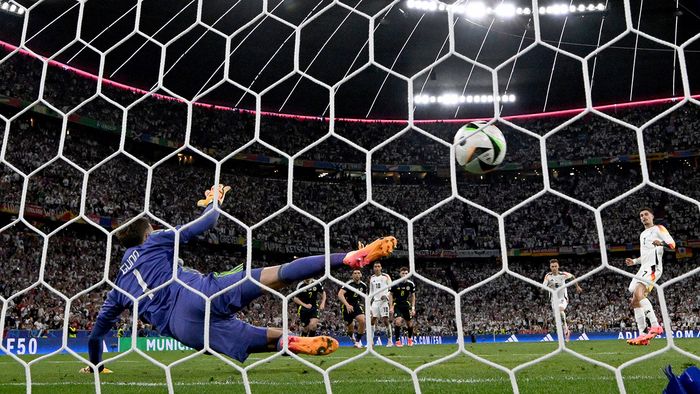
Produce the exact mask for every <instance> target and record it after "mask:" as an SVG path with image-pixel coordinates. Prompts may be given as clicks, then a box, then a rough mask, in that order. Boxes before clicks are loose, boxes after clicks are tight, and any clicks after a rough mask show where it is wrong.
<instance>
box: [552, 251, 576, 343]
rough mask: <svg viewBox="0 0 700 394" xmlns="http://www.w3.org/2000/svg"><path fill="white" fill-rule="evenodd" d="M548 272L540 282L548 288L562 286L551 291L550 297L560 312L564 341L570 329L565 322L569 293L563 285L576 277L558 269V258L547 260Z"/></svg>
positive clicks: (568, 335) (569, 333)
mask: <svg viewBox="0 0 700 394" xmlns="http://www.w3.org/2000/svg"><path fill="white" fill-rule="evenodd" d="M549 270H550V271H549V272H548V273H547V275H545V276H544V281H543V282H542V284H544V285H545V286H547V287H549V288H550V289H555V290H556V289H559V288H563V289H562V290H560V291H555V292H554V293H552V298H555V299H557V300H558V304H559V313H560V314H561V322H562V325H563V326H564V335H565V336H566V341H567V342H568V341H569V338H570V337H571V331H569V325H568V324H567V323H566V312H565V311H566V307H567V306H568V305H569V293H568V289H567V288H566V287H565V285H566V281H567V280H574V279H576V277H575V276H574V275H573V274H571V273H569V272H566V271H559V260H557V259H551V260H549ZM575 285H576V292H577V293H580V292H582V291H583V289H582V288H581V286H579V285H578V283H576V284H575Z"/></svg>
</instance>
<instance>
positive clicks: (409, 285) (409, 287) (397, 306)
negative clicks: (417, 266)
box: [391, 267, 416, 347]
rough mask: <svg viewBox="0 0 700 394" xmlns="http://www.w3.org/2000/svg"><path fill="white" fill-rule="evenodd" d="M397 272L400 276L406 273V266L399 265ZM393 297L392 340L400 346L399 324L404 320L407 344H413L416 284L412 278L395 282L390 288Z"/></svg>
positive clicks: (404, 275)
mask: <svg viewBox="0 0 700 394" xmlns="http://www.w3.org/2000/svg"><path fill="white" fill-rule="evenodd" d="M399 273H400V274H401V277H402V278H405V277H406V276H407V275H408V268H406V267H401V268H400V269H399ZM391 294H392V295H393V298H394V305H393V306H392V308H391V309H392V311H393V315H394V341H395V342H396V343H395V344H396V346H397V347H402V346H403V343H402V342H401V326H402V325H403V323H404V322H406V328H407V329H408V330H407V331H408V341H407V342H408V346H413V316H415V315H416V285H415V284H414V283H413V281H412V280H410V279H406V280H405V281H403V282H400V283H397V284H395V285H394V286H393V287H392V288H391Z"/></svg>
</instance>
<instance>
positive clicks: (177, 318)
mask: <svg viewBox="0 0 700 394" xmlns="http://www.w3.org/2000/svg"><path fill="white" fill-rule="evenodd" d="M261 271H262V269H259V268H258V269H255V270H253V271H252V272H251V274H252V276H253V277H254V278H256V279H259V278H260V272H261ZM244 276H245V272H244V271H242V270H241V269H234V270H231V271H227V272H221V273H213V274H208V275H202V274H199V273H193V272H188V273H185V274H184V275H182V276H181V279H182V280H183V281H184V282H185V283H187V284H188V285H189V286H191V287H193V288H195V289H197V290H199V291H200V292H202V293H204V294H205V295H206V296H212V295H214V294H216V293H219V292H220V291H222V290H224V289H227V288H228V287H230V286H232V285H234V284H236V283H238V282H240V281H241V279H243V277H244ZM175 287H176V286H171V291H175ZM261 294H262V291H261V290H260V287H258V286H257V285H255V284H253V283H252V282H251V281H246V282H244V283H240V284H239V285H238V286H236V287H234V288H232V289H229V290H227V291H225V292H223V293H221V294H220V295H219V296H217V297H216V298H213V299H212V300H211V318H210V322H209V347H210V348H211V349H212V350H215V351H217V352H219V353H222V354H225V355H227V356H229V357H231V358H233V359H236V360H238V361H241V362H243V361H245V359H246V358H248V354H249V353H251V352H253V351H255V349H259V348H260V347H261V346H262V347H264V346H265V345H266V344H267V328H265V327H255V326H252V325H250V324H248V323H246V322H243V321H241V320H239V319H238V318H236V317H235V313H236V312H238V311H239V310H241V309H242V308H243V307H245V306H246V305H248V304H249V303H250V302H251V301H252V300H253V299H255V298H257V297H259V296H260V295H261ZM173 298H174V301H173V304H172V306H171V313H170V319H169V323H168V327H167V328H168V329H169V331H170V332H169V334H170V335H171V336H172V337H173V338H175V339H177V340H178V341H180V342H182V344H184V345H186V346H189V347H191V348H194V349H197V350H201V349H202V348H204V310H205V301H204V298H202V297H200V296H199V295H197V294H195V293H193V292H192V291H190V290H187V289H186V288H181V289H179V292H178V293H177V296H174V297H173ZM165 334H168V333H167V332H166V333H165Z"/></svg>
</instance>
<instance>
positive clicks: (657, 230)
mask: <svg viewBox="0 0 700 394" xmlns="http://www.w3.org/2000/svg"><path fill="white" fill-rule="evenodd" d="M657 239H658V240H661V241H664V242H666V244H667V245H668V246H670V247H671V249H675V248H676V243H675V242H674V241H673V238H671V234H669V233H668V230H666V227H664V226H662V225H660V224H659V225H656V226H652V227H649V228H647V229H645V230H644V231H642V233H641V234H639V254H640V256H639V257H638V258H636V259H634V262H635V263H636V264H641V265H642V267H640V269H642V268H651V266H653V265H655V266H656V270H658V271H662V270H663V267H662V265H661V261H662V259H661V258H662V257H663V255H664V247H663V246H655V245H654V244H653V243H652V242H654V241H655V240H657Z"/></svg>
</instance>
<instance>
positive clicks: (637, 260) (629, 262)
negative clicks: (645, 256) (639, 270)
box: [625, 257, 642, 266]
mask: <svg viewBox="0 0 700 394" xmlns="http://www.w3.org/2000/svg"><path fill="white" fill-rule="evenodd" d="M641 262H642V258H641V257H637V258H634V259H631V258H629V257H628V258H626V259H625V264H627V265H628V266H632V265H639V264H641Z"/></svg>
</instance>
